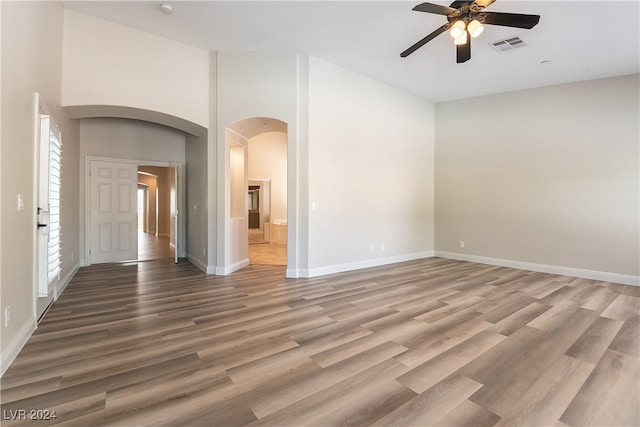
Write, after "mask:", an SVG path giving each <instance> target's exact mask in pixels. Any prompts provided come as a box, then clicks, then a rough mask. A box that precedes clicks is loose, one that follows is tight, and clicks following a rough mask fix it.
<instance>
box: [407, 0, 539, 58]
mask: <svg viewBox="0 0 640 427" xmlns="http://www.w3.org/2000/svg"><path fill="white" fill-rule="evenodd" d="M494 1H495V0H475V1H454V2H453V3H451V5H450V6H442V5H439V4H433V3H421V4H419V5H417V6H416V7H414V8H413V10H416V11H418V12H426V13H435V14H437V15H445V16H446V17H447V23H446V24H444V25H443V26H442V27H440V28H438V29H437V30H435V31H434V32H432V33H431V34H429V35H428V36H426V37H424V38H423V39H421V40H419V41H418V42H417V43H415V44H414V45H413V46H411V47H410V48H408V49H407V50H405V51H404V52H402V53H401V54H400V56H401V57H403V58H405V57H407V56H409V55H411V54H412V53H413V52H415V51H416V50H418V49H420V48H421V47H422V46H424V45H425V44H427V43H428V42H429V41H431V40H433V39H434V38H436V37H437V36H439V35H440V34H442V33H444V32H445V31H449V33H450V34H451V37H453V39H454V44H455V45H456V62H457V63H458V64H460V63H462V62H467V61H468V60H469V59H471V38H475V37H477V36H479V35H480V33H482V30H483V29H484V26H483V25H485V24H489V25H501V26H503V27H515V28H526V29H531V28H533V27H535V26H536V24H538V21H540V16H539V15H524V14H520V13H501V12H485V11H484V8H485V7H487V6H489V5H490V4H491V3H493V2H494Z"/></svg>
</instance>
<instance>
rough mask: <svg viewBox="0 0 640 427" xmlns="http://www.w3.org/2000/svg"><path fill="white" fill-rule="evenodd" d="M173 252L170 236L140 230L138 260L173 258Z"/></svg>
mask: <svg viewBox="0 0 640 427" xmlns="http://www.w3.org/2000/svg"><path fill="white" fill-rule="evenodd" d="M173 254H174V251H173V248H172V247H171V246H169V238H168V237H159V236H156V235H154V234H147V233H145V232H143V231H140V230H138V261H151V260H165V259H173V257H174V255H173Z"/></svg>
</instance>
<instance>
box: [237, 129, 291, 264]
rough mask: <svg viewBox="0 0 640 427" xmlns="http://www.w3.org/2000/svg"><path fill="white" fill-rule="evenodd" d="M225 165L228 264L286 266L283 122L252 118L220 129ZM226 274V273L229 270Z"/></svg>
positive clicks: (284, 138)
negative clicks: (225, 148)
mask: <svg viewBox="0 0 640 427" xmlns="http://www.w3.org/2000/svg"><path fill="white" fill-rule="evenodd" d="M225 135H226V136H225V139H226V141H225V143H226V147H227V150H228V160H229V161H228V165H229V174H228V177H229V185H228V189H229V199H228V200H229V209H228V210H226V212H228V217H227V227H226V229H227V230H228V233H227V245H225V246H226V253H227V255H228V256H229V258H228V259H227V260H226V261H228V263H227V265H228V266H230V267H232V269H233V270H237V269H238V268H242V267H244V266H246V265H248V264H250V263H252V264H256V263H259V264H271V265H286V264H287V255H286V254H287V243H288V237H287V236H288V232H287V223H288V220H287V184H288V177H287V146H288V133H287V124H286V123H285V122H283V121H280V120H278V119H274V118H267V117H252V118H248V119H244V120H240V121H237V122H235V123H232V124H231V125H229V126H228V127H227V129H226V132H225ZM229 272H230V271H229Z"/></svg>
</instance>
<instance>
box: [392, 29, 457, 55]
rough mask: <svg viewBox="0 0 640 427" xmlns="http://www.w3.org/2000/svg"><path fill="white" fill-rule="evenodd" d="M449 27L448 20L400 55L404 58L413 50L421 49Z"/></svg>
mask: <svg viewBox="0 0 640 427" xmlns="http://www.w3.org/2000/svg"><path fill="white" fill-rule="evenodd" d="M448 28H449V23H448V22H447V23H446V24H444V25H443V26H442V27H440V28H438V29H437V30H435V31H434V32H432V33H431V34H429V35H428V36H426V37H424V38H423V39H421V40H420V41H418V42H417V43H415V44H414V45H413V46H411V47H410V48H408V49H407V50H405V51H404V52H402V53H401V54H400V56H401V57H402V58H405V57H407V56H409V55H411V54H412V53H413V52H415V51H416V50H418V49H420V48H421V47H422V46H424V45H425V44H427V43H428V42H429V41H431V40H433V39H434V38H436V37H438V36H439V35H440V34H442V33H444V32H445V31H447V29H448Z"/></svg>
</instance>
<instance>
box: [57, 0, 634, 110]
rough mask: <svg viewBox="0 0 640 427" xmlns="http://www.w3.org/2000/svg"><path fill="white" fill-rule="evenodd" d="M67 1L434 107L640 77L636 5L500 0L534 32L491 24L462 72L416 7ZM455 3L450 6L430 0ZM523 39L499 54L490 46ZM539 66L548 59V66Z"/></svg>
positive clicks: (433, 21) (437, 22)
mask: <svg viewBox="0 0 640 427" xmlns="http://www.w3.org/2000/svg"><path fill="white" fill-rule="evenodd" d="M168 3H170V4H171V5H172V6H173V9H174V13H173V15H171V16H167V15H164V14H162V13H161V12H160V11H159V4H160V1H67V2H63V4H64V6H65V7H67V8H71V9H75V10H78V11H81V12H84V13H87V14H90V15H94V16H97V17H101V18H104V19H107V20H110V21H114V22H118V23H121V24H124V25H127V26H130V27H134V28H137V29H140V30H144V31H147V32H150V33H154V34H158V35H161V36H164V37H166V38H169V39H173V40H176V41H180V42H183V43H187V44H190V45H194V46H197V47H200V48H204V49H208V50H212V51H263V52H291V53H306V54H310V55H313V56H317V57H319V58H323V59H326V60H328V61H330V62H333V63H335V64H338V65H341V66H343V67H345V68H347V69H350V70H353V71H356V72H358V73H361V74H364V75H366V76H369V77H371V78H374V79H376V80H380V81H383V82H387V83H389V84H391V85H393V86H396V87H398V88H400V89H403V90H405V91H407V92H410V93H414V94H417V95H419V96H421V97H424V98H426V99H430V100H432V101H435V102H441V101H448V100H454V99H461V98H469V97H473V96H480V95H486V94H491V93H499V92H507V91H513V90H518V89H527V88H534V87H541V86H548V85H553V84H560V83H567V82H572V81H580V80H590V79H596V78H602V77H611V76H617V75H625V74H634V73H638V72H640V34H639V30H638V27H639V25H640V1H638V0H627V1H578V0H571V1H544V0H538V1H521V0H498V1H496V2H495V3H493V4H492V5H490V6H489V7H488V8H487V9H486V10H487V11H494V12H511V13H527V14H537V15H540V16H541V18H540V23H539V24H538V25H537V26H536V27H534V28H533V29H531V30H522V29H517V28H507V27H499V26H486V28H485V31H484V33H483V34H482V35H480V37H478V38H477V39H473V41H472V46H471V60H470V61H468V62H466V63H464V64H457V63H456V60H455V47H454V45H453V41H452V39H451V37H450V36H449V35H448V34H446V33H445V34H442V35H440V36H438V37H437V38H436V39H434V40H432V41H431V42H429V43H427V44H426V45H425V46H424V47H422V48H421V49H419V50H418V51H416V52H415V53H413V54H412V55H410V56H409V57H407V58H400V52H402V51H403V50H404V49H406V48H407V47H409V46H411V45H412V44H413V43H415V42H416V41H418V40H419V39H421V38H422V37H424V36H425V35H427V34H428V33H430V32H431V31H433V30H435V29H436V28H438V27H439V26H441V25H442V24H444V23H445V22H446V17H444V16H440V15H433V14H427V13H421V12H414V11H412V10H411V9H412V7H413V6H415V5H416V4H419V3H421V1H420V0H415V1H408V2H407V1H309V0H307V1H242V0H235V1H175V0H173V1H168ZM433 3H437V4H443V5H449V4H450V2H443V1H433ZM511 36H520V38H522V39H523V40H525V41H526V42H527V44H528V46H526V47H524V48H519V49H515V50H512V51H508V52H504V53H498V52H497V51H495V50H494V49H493V48H491V47H490V46H489V45H488V43H490V42H493V41H496V40H500V39H503V38H508V37H511ZM542 61H549V62H548V63H545V64H542V63H541V62H542Z"/></svg>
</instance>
